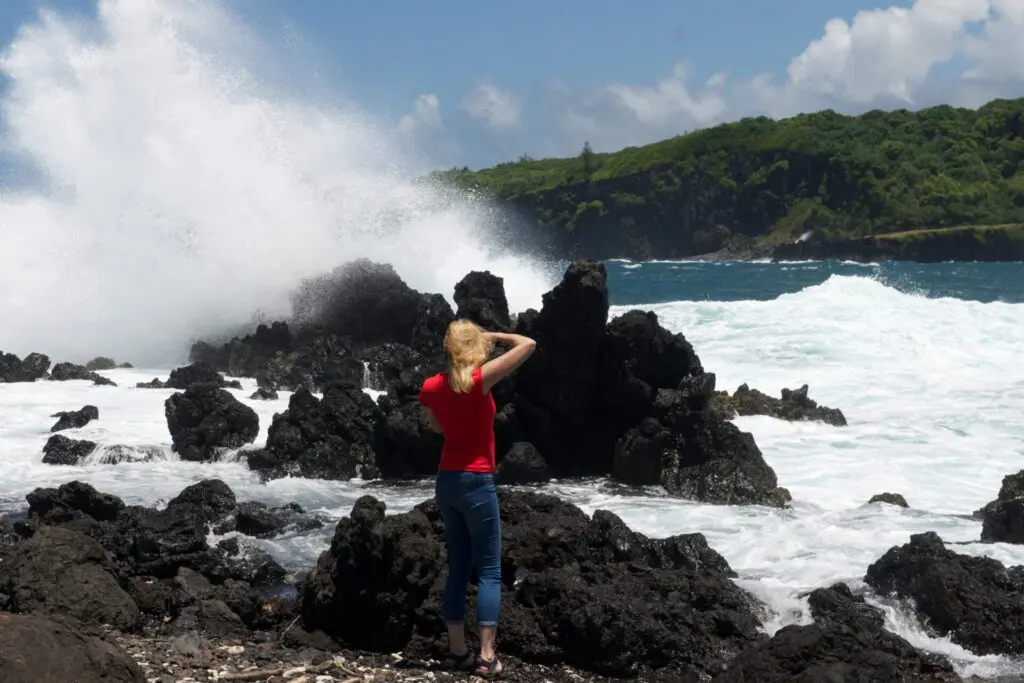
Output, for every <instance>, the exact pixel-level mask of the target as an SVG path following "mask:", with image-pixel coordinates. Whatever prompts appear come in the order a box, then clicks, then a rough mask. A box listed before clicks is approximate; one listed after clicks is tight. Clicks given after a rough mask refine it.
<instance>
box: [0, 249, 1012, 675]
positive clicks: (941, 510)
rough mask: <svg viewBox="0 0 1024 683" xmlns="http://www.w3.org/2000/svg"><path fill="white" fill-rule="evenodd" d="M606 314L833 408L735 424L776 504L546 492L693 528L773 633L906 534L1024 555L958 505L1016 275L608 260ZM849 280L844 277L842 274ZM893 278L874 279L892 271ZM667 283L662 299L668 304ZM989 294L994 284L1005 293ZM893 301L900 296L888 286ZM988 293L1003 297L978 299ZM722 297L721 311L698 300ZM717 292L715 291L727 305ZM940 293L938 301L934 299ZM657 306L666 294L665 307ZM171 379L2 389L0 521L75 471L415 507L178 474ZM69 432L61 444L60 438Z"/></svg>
mask: <svg viewBox="0 0 1024 683" xmlns="http://www.w3.org/2000/svg"><path fill="white" fill-rule="evenodd" d="M608 265H609V271H610V287H611V292H612V298H613V299H614V300H615V302H616V305H615V307H614V309H613V314H616V313H621V312H624V311H625V310H628V309H629V308H632V307H640V308H645V309H650V310H654V311H656V312H657V314H658V316H659V319H660V320H661V322H662V324H664V325H665V326H666V327H668V328H669V329H671V330H673V331H678V332H682V333H683V334H685V335H686V337H687V339H688V340H690V342H691V343H693V344H694V346H695V348H696V350H697V352H698V353H699V355H700V357H701V360H702V362H703V363H704V365H705V367H706V368H707V369H709V370H711V371H713V372H715V373H716V374H717V376H718V379H719V382H718V383H719V387H723V388H728V389H730V390H732V389H734V388H735V387H736V386H737V385H738V384H740V383H742V382H749V383H750V384H751V385H752V386H755V387H757V388H759V389H762V390H764V391H766V392H769V393H777V392H778V391H779V390H780V389H781V388H782V387H787V386H788V387H792V386H798V385H800V384H803V383H807V384H809V385H810V387H811V396H812V397H813V398H815V399H817V400H819V401H820V402H821V403H823V404H825V405H828V406H832V407H838V408H840V409H842V410H843V411H844V412H845V414H846V416H847V418H848V420H849V426H847V427H845V428H837V427H831V426H828V425H824V424H818V423H806V422H800V423H789V422H784V421H779V420H774V419H772V418H767V417H745V418H738V419H737V420H736V422H737V424H738V425H739V426H740V427H741V428H742V429H744V430H748V431H750V432H752V433H753V434H754V436H755V438H756V440H757V443H758V445H759V446H760V448H761V450H762V451H763V452H764V455H765V458H766V459H767V461H768V462H769V463H770V464H771V466H772V467H773V468H774V469H775V471H776V473H777V474H778V477H779V481H780V483H781V484H782V485H783V486H786V487H788V488H789V489H790V491H791V492H792V494H793V498H794V502H793V506H792V507H791V508H789V509H786V510H774V509H767V508H760V507H727V506H713V505H703V504H698V503H693V502H689V501H684V500H678V499H673V498H669V497H667V496H665V495H664V494H663V492H660V491H658V490H653V489H652V490H648V491H645V492H634V493H622V492H621V491H618V490H617V489H615V488H613V487H609V486H607V485H606V484H605V482H602V481H579V482H557V483H554V484H551V485H550V486H548V487H547V490H549V491H550V492H552V493H555V494H557V495H560V496H563V497H565V498H566V499H568V500H571V501H573V502H574V503H576V504H578V505H580V506H581V507H582V508H584V509H585V510H587V511H588V512H592V511H594V510H596V509H600V508H603V509H608V510H612V511H613V512H615V513H617V514H618V515H620V516H621V517H622V518H623V519H624V520H625V521H626V522H627V523H628V524H629V525H630V526H631V527H633V528H635V529H637V530H639V531H642V532H644V533H647V534H650V535H652V536H665V535H669V534H675V533H687V532H693V531H700V532H702V533H704V534H705V535H706V536H707V538H708V540H709V542H710V543H711V545H712V546H713V547H714V548H716V549H717V550H718V551H719V552H721V553H722V554H723V555H724V556H725V557H726V559H727V560H728V561H729V563H730V564H731V565H732V566H733V567H734V569H735V570H736V571H737V572H738V573H739V575H740V577H739V579H738V582H739V583H740V585H742V586H744V587H745V588H747V589H749V590H750V591H752V592H753V593H754V594H756V595H757V596H759V597H760V598H761V599H763V600H764V601H765V602H766V604H767V605H769V607H770V608H771V612H772V614H771V618H770V620H769V621H768V622H767V623H766V624H765V627H766V629H767V630H768V631H769V632H772V631H774V630H775V629H777V628H779V627H781V626H782V625H785V624H787V623H806V622H807V621H808V619H809V617H808V616H807V614H806V601H804V600H802V599H801V598H800V597H799V596H800V594H801V593H803V592H805V591H807V590H809V589H812V588H815V587H818V586H825V585H828V584H830V583H832V582H834V581H847V582H850V583H851V584H853V585H855V586H858V585H861V578H862V577H863V575H864V571H865V569H866V567H867V566H868V565H869V564H870V563H871V562H873V561H874V560H875V559H877V558H878V557H879V556H880V555H881V554H882V553H884V552H885V551H886V550H887V549H888V548H890V547H892V546H894V545H898V544H902V543H904V542H906V541H907V540H908V539H909V536H910V534H913V533H918V532H922V531H928V530H934V531H936V532H938V533H939V534H940V535H941V536H942V537H943V538H944V539H945V540H946V541H947V542H950V543H954V544H955V545H953V546H951V547H953V548H954V549H955V550H956V551H957V552H961V553H970V554H977V555H988V556H991V557H994V558H996V559H998V560H1000V561H1002V562H1004V563H1008V564H1021V563H1024V546H1014V545H1008V544H998V543H997V544H982V543H979V542H978V538H979V535H980V531H981V526H980V524H979V523H978V522H977V521H975V520H973V519H970V518H969V515H970V513H971V512H972V511H973V510H975V509H977V508H979V507H981V506H982V505H984V504H985V503H986V502H988V501H989V500H991V499H992V498H994V497H995V494H996V492H997V490H998V488H999V484H1000V480H1001V479H1002V477H1003V476H1004V475H1006V474H1008V473H1011V472H1016V471H1018V470H1019V469H1021V468H1024V415H1022V409H1021V407H1022V406H1024V364H1022V363H1020V362H1019V356H1018V354H1019V353H1020V348H1021V342H1020V339H1021V338H1022V335H1024V303H1013V301H1020V300H1021V298H1022V297H1021V291H1020V290H1021V282H1022V281H1024V265H1016V266H1006V265H1000V266H991V265H988V264H961V265H959V266H957V267H956V270H957V272H959V273H961V274H962V278H961V279H960V280H959V282H960V284H958V283H957V280H956V278H951V277H950V269H949V267H948V266H945V265H941V264H940V265H931V266H923V265H922V266H911V265H901V266H891V267H890V268H892V269H894V270H895V271H896V272H897V273H898V278H897V279H898V280H899V282H900V283H901V284H900V285H899V287H900V288H899V289H898V288H897V286H895V285H893V284H892V280H891V277H890V278H887V277H886V276H885V275H883V273H881V272H880V271H881V270H882V269H881V268H878V267H873V266H864V267H862V266H853V267H851V266H848V265H844V264H827V263H817V264H801V265H800V266H799V269H795V268H796V266H795V265H794V264H777V265H772V264H756V263H754V264H750V263H693V262H690V263H678V264H673V263H651V264H643V265H637V264H626V263H610V264H608ZM851 268H852V270H851ZM891 273H892V271H891V272H890V275H891ZM673 281H675V282H676V290H675V294H674V296H673V295H672V294H670V293H669V292H670V291H671V288H672V284H671V283H672V282H673ZM1000 282H1002V283H1003V284H1002V285H1001V284H1000ZM901 290H902V291H901ZM996 290H1002V291H1003V292H1004V293H1005V296H1004V297H1003V298H1005V299H1007V301H999V300H991V299H998V298H1000V297H996V296H992V292H994V291H996ZM716 292H717V293H718V294H717V296H720V297H721V299H715V298H709V297H713V296H716ZM723 292H724V293H723ZM931 292H937V294H930V293H931ZM667 299H671V300H667ZM167 372H168V368H149V369H132V370H113V371H109V372H104V373H103V374H105V375H106V376H108V377H110V378H112V379H114V380H115V381H116V382H118V383H119V384H120V385H121V386H120V387H117V388H111V387H94V386H91V385H90V384H89V383H87V382H64V383H56V382H36V383H33V384H12V385H6V386H4V385H0V468H2V470H3V472H4V476H3V480H2V483H0V509H3V510H8V511H13V510H15V509H20V508H23V506H24V502H23V501H24V495H25V494H26V493H27V492H29V491H30V490H31V489H32V488H34V487H36V486H46V485H48V486H53V485H56V484H58V483H60V482H64V481H70V480H72V479H81V480H84V481H88V482H90V483H92V484H93V485H94V486H96V487H97V488H99V489H101V490H104V491H108V492H111V493H115V494H117V495H120V496H122V497H124V498H125V500H127V501H128V502H132V503H144V504H156V505H160V504H163V503H165V502H166V501H167V500H168V499H169V498H170V497H171V496H173V495H175V494H176V493H177V492H178V491H179V490H180V489H181V488H183V487H184V486H185V485H187V484H189V483H192V482H194V481H198V480H199V479H202V478H205V477H220V478H222V479H223V480H224V481H226V482H227V483H228V484H229V485H231V486H232V488H234V489H235V491H236V492H237V493H238V495H239V497H240V498H242V499H256V500H262V501H266V502H268V503H271V504H280V503H283V502H287V501H296V502H298V503H300V504H302V505H303V506H305V507H307V508H309V509H310V510H313V511H316V512H317V513H319V514H321V515H324V516H325V517H328V518H330V519H338V518H340V517H342V516H344V515H346V514H347V513H348V511H349V510H350V508H351V505H352V503H353V502H354V501H355V499H356V498H357V497H359V496H360V495H362V494H364V493H366V492H367V491H368V490H369V491H371V492H372V493H373V494H374V495H376V496H378V497H379V498H381V499H383V500H385V501H386V502H387V504H388V506H389V510H390V511H391V512H399V511H403V510H406V509H408V508H409V507H411V506H412V505H414V504H416V503H418V502H420V501H421V500H424V499H426V498H427V497H429V496H430V495H431V492H430V487H429V484H428V483H424V484H423V485H421V486H419V487H414V488H412V489H398V490H396V489H388V488H379V489H378V488H372V489H367V488H365V484H364V483H362V482H345V483H339V482H324V481H314V480H305V479H286V480H278V481H274V482H271V483H269V484H266V485H262V484H260V483H259V482H258V481H257V479H256V478H255V477H254V476H253V475H252V474H251V473H250V472H249V471H248V470H247V469H246V468H245V466H244V465H243V464H241V463H238V462H233V461H231V459H230V458H229V459H228V461H226V462H221V463H217V464H210V465H200V464H194V463H185V462H180V461H178V460H177V459H176V457H175V456H174V455H173V454H171V453H170V449H169V446H170V439H169V435H168V432H167V427H166V423H165V420H164V417H163V401H164V399H165V398H166V397H167V396H168V395H169V394H170V393H172V392H171V391H170V390H159V389H155V390H154V389H135V388H132V387H133V386H134V383H135V382H137V381H142V380H147V379H150V378H152V377H153V376H161V377H164V376H166V374H167ZM242 382H243V384H244V388H243V389H242V390H234V393H235V395H236V396H237V397H238V398H239V399H241V400H243V401H245V402H247V403H249V404H250V405H252V406H253V407H254V408H255V409H256V410H257V412H258V413H259V415H260V421H261V433H260V436H259V438H258V439H257V444H256V445H259V444H260V443H262V442H263V441H264V440H265V438H266V428H267V426H268V425H269V421H270V418H271V417H272V415H273V414H274V413H275V412H277V411H281V410H283V409H284V408H285V407H286V405H287V401H288V393H287V392H282V395H281V397H280V399H278V400H277V401H271V402H261V401H249V399H248V395H249V394H250V393H251V392H252V391H253V390H254V388H255V385H254V382H253V381H252V380H244V379H243V380H242ZM86 403H91V404H94V405H96V406H97V407H98V408H99V410H100V419H99V420H97V421H95V422H93V423H91V424H90V425H88V426H86V427H85V428H83V429H81V430H78V431H77V432H76V433H74V436H76V437H80V438H87V439H91V440H94V441H97V442H98V443H100V444H101V448H100V449H99V450H98V452H97V453H96V454H94V455H93V456H92V458H91V462H90V463H88V464H86V465H84V466H81V467H70V468H64V467H51V466H47V465H43V464H41V462H40V459H41V447H42V445H43V443H45V441H46V439H47V438H48V436H49V433H48V430H49V427H50V426H51V424H52V423H53V422H54V420H53V418H51V417H49V416H50V415H51V414H52V413H53V412H55V411H57V410H68V409H76V408H78V407H80V406H82V405H84V404H86ZM69 434H70V433H69ZM111 445H123V446H130V447H135V448H136V449H138V451H139V452H148V451H150V450H151V449H153V448H154V447H155V448H156V449H158V451H159V453H160V455H159V456H158V458H157V459H156V460H152V461H147V462H138V463H122V464H118V465H110V464H103V462H102V461H103V452H104V448H103V447H109V446H111ZM883 491H895V492H899V493H902V494H903V495H904V496H905V497H906V498H907V500H908V502H909V503H910V508H909V509H899V508H895V507H892V506H887V505H878V504H875V505H867V504H866V501H867V500H868V499H869V498H870V497H871V496H872V495H873V494H875V493H881V492H883ZM330 531H331V530H330V528H327V529H324V530H321V531H318V532H315V533H313V534H311V535H305V536H295V537H285V538H279V539H274V540H271V541H260V542H259V543H261V544H262V545H263V546H264V547H266V548H267V549H268V550H269V551H270V552H271V553H273V554H274V555H275V556H277V557H278V558H279V559H280V560H281V561H282V562H284V563H285V564H286V565H288V566H289V567H291V568H294V569H300V568H302V567H305V566H309V565H310V564H311V563H313V562H314V561H315V558H316V557H317V555H318V553H319V552H321V551H322V550H323V549H324V548H325V547H326V545H327V544H328V542H329V537H330ZM879 604H882V605H883V606H884V607H885V608H886V609H887V611H888V615H889V622H888V624H889V627H890V628H891V629H892V630H894V631H896V632H898V633H900V634H901V635H903V636H904V637H907V638H908V639H909V640H911V642H913V643H914V644H916V645H918V646H919V647H923V648H927V649H930V650H935V651H939V652H944V653H946V654H949V655H951V656H952V657H953V658H954V659H955V661H956V662H957V664H958V666H959V668H960V670H961V672H962V673H964V674H973V675H979V676H985V677H988V676H995V675H1001V674H1008V673H1024V666H1022V665H1021V664H1020V663H1019V662H1015V661H1013V660H1010V659H1007V658H1001V657H978V656H975V655H973V654H971V653H970V652H967V651H965V650H963V649H962V648H960V647H958V646H955V645H953V644H951V643H949V642H948V641H947V640H944V639H934V638H930V637H928V636H927V635H926V634H925V633H924V632H923V631H922V630H921V628H920V626H919V624H918V623H917V621H916V619H915V618H914V617H913V614H912V613H911V612H908V611H906V610H905V609H903V608H902V606H899V605H890V604H886V603H879Z"/></svg>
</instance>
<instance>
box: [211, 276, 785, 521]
mask: <svg viewBox="0 0 1024 683" xmlns="http://www.w3.org/2000/svg"><path fill="white" fill-rule="evenodd" d="M456 289H457V293H456V297H457V303H458V305H459V308H460V311H461V314H462V315H465V316H468V317H473V316H476V317H477V319H478V320H479V321H480V322H483V323H484V324H485V325H488V326H498V325H505V324H506V321H507V324H511V322H512V316H509V315H507V309H508V304H507V301H506V300H505V298H504V292H503V289H504V288H503V283H502V282H501V281H500V278H496V277H495V276H493V275H491V274H488V273H481V272H474V273H470V274H469V275H467V277H466V278H464V279H463V281H461V282H460V283H459V285H457V287H456ZM391 294H394V297H391ZM385 295H387V296H385ZM438 297H440V295H428V294H421V293H419V292H415V291H414V290H412V289H410V288H408V286H407V285H406V284H405V283H404V282H402V281H401V279H400V278H399V277H398V276H397V274H396V273H395V272H394V270H393V269H391V267H390V266H380V265H378V264H373V263H370V262H368V261H358V262H355V263H352V264H347V265H346V266H343V267H342V268H340V269H338V270H336V271H335V272H333V273H332V274H330V275H328V276H324V277H322V278H317V279H314V280H310V281H308V282H306V283H305V284H304V285H303V286H302V287H301V288H300V292H299V293H298V294H297V298H296V301H297V306H296V311H297V318H296V320H295V321H294V323H293V325H292V326H291V327H289V326H288V325H285V323H283V322H281V323H275V324H274V325H272V326H271V327H267V326H260V327H259V328H257V331H256V333H255V334H254V335H250V336H247V337H241V338H236V339H233V340H232V341H231V342H229V343H227V344H224V345H220V346H215V345H213V344H205V345H204V344H197V345H196V346H195V347H194V349H193V351H194V353H193V360H194V361H195V362H200V361H201V362H208V363H210V364H212V365H215V366H216V367H218V368H219V369H224V368H225V367H230V368H231V369H232V372H233V373H234V372H235V371H238V372H239V373H243V371H244V373H246V374H248V375H249V376H252V374H251V373H253V372H255V373H256V377H257V380H258V382H259V383H260V386H264V387H267V388H272V387H277V386H284V385H285V383H292V384H294V385H301V386H302V387H305V388H306V389H307V391H306V393H304V394H303V393H301V392H299V391H297V392H296V393H295V395H293V397H292V399H291V402H290V404H289V410H288V411H287V412H286V413H285V414H283V415H281V416H278V417H277V418H275V424H276V425H278V427H277V428H276V429H275V427H271V432H272V434H271V437H270V438H269V439H268V442H267V447H266V448H265V449H261V450H259V451H253V452H250V453H248V454H247V456H248V462H249V465H250V467H251V468H252V469H254V470H257V471H259V472H260V473H261V476H263V477H264V478H273V477H279V476H287V475H289V474H299V475H301V476H312V477H321V478H323V477H326V478H331V479H347V478H350V477H352V476H355V473H356V472H357V471H362V472H363V473H364V476H367V477H373V476H378V475H379V476H382V477H384V478H386V479H415V478H418V477H423V476H429V475H430V474H432V473H433V472H434V471H435V470H436V467H437V461H438V458H439V456H440V450H441V446H442V443H443V438H442V437H441V435H439V434H437V433H435V432H434V431H433V430H431V429H430V426H429V423H428V422H427V418H426V415H425V413H424V410H423V409H422V407H421V406H420V405H419V402H418V393H419V389H420V387H421V385H422V382H423V380H424V379H425V378H426V377H427V376H429V375H430V374H433V373H434V372H437V371H439V370H441V369H443V367H444V355H443V350H442V338H443V334H444V331H445V328H446V326H447V324H448V322H449V321H450V320H451V318H452V313H451V310H450V308H449V307H448V306H447V304H446V303H444V301H443V297H440V301H438V300H437V299H438ZM608 312H609V302H608V289H607V274H606V271H605V269H604V266H603V264H600V263H596V262H591V261H577V262H574V263H572V264H571V265H570V266H569V267H568V268H567V269H566V271H565V273H564V275H563V278H562V280H561V282H560V283H559V284H558V285H557V286H555V287H554V288H553V289H552V290H551V291H550V292H548V293H547V294H545V296H544V299H543V306H542V307H541V310H539V311H535V310H528V311H525V312H523V313H521V314H520V315H518V316H517V317H516V320H515V327H516V331H518V332H520V333H522V334H526V335H528V336H531V337H533V338H534V339H536V340H537V342H538V347H537V351H536V353H534V355H533V356H532V357H531V358H530V359H529V360H528V361H527V362H526V363H525V364H524V365H523V366H522V367H521V368H520V369H519V370H517V371H516V373H514V374H513V375H512V376H510V377H509V378H507V379H506V380H504V381H502V382H501V383H499V384H498V385H497V386H496V387H495V388H494V391H493V395H494V400H495V403H496V407H497V410H498V413H497V417H496V418H495V439H496V443H497V453H496V455H497V457H498V459H499V460H503V459H505V458H506V456H508V455H511V456H512V457H511V459H509V461H508V462H509V464H508V465H507V466H506V469H508V468H510V467H511V466H512V464H513V463H515V462H516V460H517V459H518V458H520V457H521V456H523V455H525V453H524V452H522V451H521V448H522V447H517V448H518V449H519V450H516V451H515V452H514V453H513V452H512V449H513V445H514V444H517V443H529V444H532V446H533V447H534V448H535V449H536V453H537V454H538V455H539V456H540V457H541V458H542V459H543V461H544V462H545V463H546V465H547V470H548V474H547V475H543V476H541V475H539V472H541V471H542V468H541V467H540V461H539V460H536V459H532V461H531V462H532V463H533V465H535V466H536V467H537V468H538V469H536V471H535V472H534V473H533V474H531V475H529V476H530V477H531V478H532V479H534V480H536V479H537V478H538V477H540V478H543V477H547V476H551V477H560V478H564V477H575V476H607V475H608V474H612V475H613V476H614V477H616V478H618V479H620V480H621V481H623V482H625V483H630V484H651V485H661V486H663V487H664V488H665V489H666V490H667V491H668V492H669V493H670V494H671V495H676V496H684V497H692V498H695V499H697V500H702V501H706V502H714V503H722V504H762V505H773V506H784V505H786V504H787V502H788V501H789V494H788V492H787V491H786V490H785V489H783V488H781V487H779V486H778V482H777V480H776V477H775V473H774V471H772V469H771V467H769V466H768V464H767V463H766V462H765V461H764V458H763V457H762V454H761V452H760V451H759V450H758V448H757V445H756V443H755V442H754V440H753V437H752V436H751V435H750V434H748V433H745V432H741V431H739V430H738V429H737V428H736V427H735V426H734V425H732V424H731V423H729V422H728V421H726V420H723V418H722V417H721V415H719V414H718V412H716V411H715V410H713V409H711V401H712V398H713V396H714V389H715V377H714V375H713V374H711V373H708V372H705V371H704V369H703V367H702V365H701V363H700V359H699V358H698V357H697V354H696V353H695V352H694V350H693V347H692V346H691V345H690V344H689V343H688V342H687V341H686V339H685V338H684V337H683V335H681V334H675V333H672V332H669V331H668V330H666V329H665V328H663V327H662V326H661V325H660V323H659V322H658V318H657V316H656V315H655V314H654V313H651V312H643V311H629V312H627V313H626V314H624V315H622V316H618V317H617V318H615V319H614V320H611V321H609V320H608ZM303 357H304V358H306V359H307V360H305V361H303V360H301V358H303ZM303 363H307V365H303ZM363 363H365V365H366V371H365V372H364V371H363ZM348 365H351V368H350V369H346V367H347V366H348ZM307 367H308V368H309V370H308V371H307V370H306V369H304V368H307ZM338 376H342V377H344V379H343V381H340V382H338V384H342V385H348V386H350V387H352V388H353V391H356V390H358V389H359V388H361V387H362V386H363V383H365V385H366V386H368V387H371V388H373V389H376V390H378V391H383V392H385V393H384V395H383V396H381V397H380V398H379V399H378V401H377V405H376V406H375V407H374V408H371V407H370V406H369V404H365V405H364V402H363V400H362V399H361V398H357V397H355V396H353V397H352V398H351V399H349V400H346V401H341V403H342V404H343V405H342V406H341V407H331V408H330V410H329V411H328V412H329V413H331V414H330V415H329V416H328V415H325V412H324V408H323V406H321V404H320V402H318V401H317V400H316V398H315V397H313V396H312V393H311V391H309V389H310V388H313V387H316V386H317V385H320V386H323V387H324V392H325V399H324V400H325V401H326V400H327V399H326V395H327V388H326V387H327V386H328V385H329V384H331V383H330V382H327V381H326V380H328V379H329V378H331V377H338ZM794 396H795V395H794ZM789 398H790V399H793V400H794V401H795V400H796V399H795V398H794V397H793V396H790V397H789ZM791 402H792V401H791ZM798 402H799V401H798ZM801 405H802V404H801ZM530 456H531V458H532V456H533V453H532V452H531V453H530Z"/></svg>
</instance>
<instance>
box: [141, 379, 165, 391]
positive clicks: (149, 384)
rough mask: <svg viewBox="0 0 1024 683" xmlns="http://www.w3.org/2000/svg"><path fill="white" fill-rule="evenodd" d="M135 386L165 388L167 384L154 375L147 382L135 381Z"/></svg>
mask: <svg viewBox="0 0 1024 683" xmlns="http://www.w3.org/2000/svg"><path fill="white" fill-rule="evenodd" d="M135 388H136V389H165V388H167V385H166V384H164V383H163V382H162V381H160V379H159V378H157V377H154V378H153V379H151V380H149V381H148V382H136V383H135Z"/></svg>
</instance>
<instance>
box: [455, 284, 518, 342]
mask: <svg viewBox="0 0 1024 683" xmlns="http://www.w3.org/2000/svg"><path fill="white" fill-rule="evenodd" d="M454 299H455V305H456V306H458V310H457V311H456V313H455V317H456V318H468V319H469V320H472V321H473V322H475V323H476V324H477V325H480V326H481V327H483V328H484V329H485V330H489V331H491V332H499V331H500V332H507V331H509V330H510V329H511V327H512V318H511V316H510V315H509V311H508V299H507V298H506V297H505V281H504V280H503V279H502V278H500V277H498V276H497V275H494V274H492V273H491V272H490V271H483V272H481V271H477V270H474V271H472V272H470V273H469V274H467V275H466V277H464V278H462V279H461V280H459V282H458V283H456V285H455V295H454Z"/></svg>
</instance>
